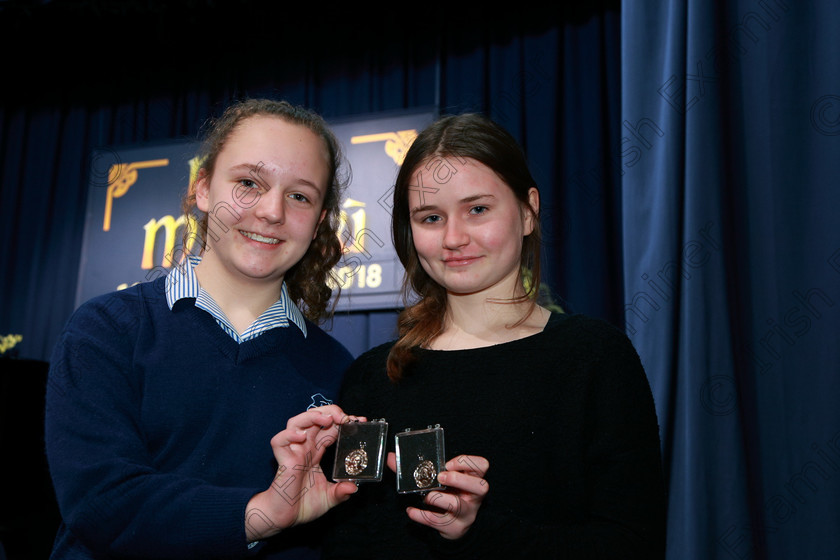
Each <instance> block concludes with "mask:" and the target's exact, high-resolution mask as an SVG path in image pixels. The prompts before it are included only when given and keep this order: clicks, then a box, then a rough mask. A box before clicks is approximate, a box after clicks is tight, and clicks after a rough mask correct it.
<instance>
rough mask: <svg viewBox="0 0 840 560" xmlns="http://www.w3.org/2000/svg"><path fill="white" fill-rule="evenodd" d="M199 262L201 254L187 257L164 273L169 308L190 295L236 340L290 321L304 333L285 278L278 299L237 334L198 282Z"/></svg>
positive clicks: (245, 338)
mask: <svg viewBox="0 0 840 560" xmlns="http://www.w3.org/2000/svg"><path fill="white" fill-rule="evenodd" d="M200 262H201V257H195V256H191V257H188V258H187V259H186V260H185V261H183V262H182V263H180V264H178V265H175V266H174V267H173V268H172V270H171V271H170V272H169V274H168V275H167V276H166V303H167V305H169V309H172V308H173V307H174V306H175V302H177V301H179V300H182V299H186V298H192V299H194V300H195V306H196V307H199V308H201V309H204V310H205V311H207V312H208V313H210V314H211V315H213V317H215V318H216V320H217V321H218V322H219V324H220V325H221V326H222V327H223V328H224V329H225V330H227V331H228V332H229V334H231V336H233V337H234V338H237V339H241V340H238V341H239V342H242V341H244V340H248V339H251V338H254V337H256V336H257V335H260V334H262V333H264V332H265V331H267V330H270V329H273V328H275V327H288V326H289V323H290V322H291V323H294V324H295V325H296V326H297V327H298V328H299V329H300V330H301V332H302V333H303V336H304V337H305V336H306V334H307V333H306V320H305V319H304V317H303V314H302V313H301V312H300V309H298V307H297V305H295V302H293V301H292V298H291V297H289V289H288V287H287V286H286V283H285V282H283V284H282V286H281V288H280V299H278V300H277V301H276V302H274V303H273V304H272V305H271V307H269V308H268V309H266V310H265V311H264V312H263V313H262V315H260V316H259V317H258V318H257V320H256V321H254V323H253V324H252V325H251V326H250V327H248V329H247V330H246V331H245V332H244V333H242V334H241V335H237V333H236V330H235V329H233V327H232V326H231V325H230V322H229V321H228V320H227V317H225V314H224V313H223V312H222V310H221V308H219V306H218V305H217V304H216V302H215V301H214V300H213V298H212V297H211V296H210V294H208V293H207V292H206V291H205V290H204V289H202V288H201V285H200V284H199V283H198V277H197V276H196V274H195V266H196V265H197V264H198V263H200ZM231 331H232V332H231Z"/></svg>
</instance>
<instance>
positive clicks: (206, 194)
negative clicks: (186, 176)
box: [193, 167, 210, 213]
mask: <svg viewBox="0 0 840 560" xmlns="http://www.w3.org/2000/svg"><path fill="white" fill-rule="evenodd" d="M193 185H194V187H193V188H194V189H195V205H196V206H197V207H198V209H199V210H201V211H202V212H205V213H206V212H207V211H208V210H209V209H210V176H209V175H208V174H207V170H206V169H204V168H203V167H202V168H201V169H199V170H198V177H196V179H195V183H193Z"/></svg>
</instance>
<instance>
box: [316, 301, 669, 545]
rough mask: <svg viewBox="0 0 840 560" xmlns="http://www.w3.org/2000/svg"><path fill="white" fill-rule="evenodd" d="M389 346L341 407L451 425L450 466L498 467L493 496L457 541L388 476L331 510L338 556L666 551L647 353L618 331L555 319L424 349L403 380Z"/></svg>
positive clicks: (349, 382) (587, 321)
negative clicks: (391, 362)
mask: <svg viewBox="0 0 840 560" xmlns="http://www.w3.org/2000/svg"><path fill="white" fill-rule="evenodd" d="M392 344H393V343H389V344H385V345H382V346H379V347H377V348H374V349H372V350H370V351H368V352H366V353H365V354H363V355H362V356H360V357H359V358H358V359H357V360H356V361H355V363H354V365H353V366H352V367H351V368H350V370H349V372H348V374H347V376H346V378H345V381H344V386H343V390H342V393H341V396H340V399H339V403H338V404H340V405H341V406H342V408H343V409H344V410H345V412H348V413H350V414H357V415H365V416H367V417H368V418H385V419H386V420H387V421H388V423H389V436H388V442H389V444H388V449H389V451H393V450H394V434H395V433H397V432H399V431H403V430H405V429H407V428H411V429H422V428H426V427H428V426H430V425H435V424H440V425H441V427H443V428H444V432H445V443H446V459H447V460H448V459H451V458H452V457H455V456H457V455H460V454H469V455H479V456H483V457H486V458H487V459H488V460H489V461H490V470H489V472H488V473H487V475H486V477H485V478H486V480H487V481H488V483H489V485H490V491H489V493H488V495H487V497H486V498H485V500H484V502H483V504H482V506H481V509H480V510H479V515H478V518H477V520H476V522H475V524H474V525H473V526H472V528H471V529H470V531H469V532H468V533H467V534H466V535H465V536H464V537H463V538H461V539H459V540H457V541H446V540H444V539H443V538H441V537H440V536H439V535H438V533H437V532H436V531H434V530H431V529H429V528H427V527H425V526H422V525H419V524H417V523H414V522H413V521H411V520H410V519H409V518H408V516H407V515H406V513H405V507H406V506H407V505H418V506H420V505H421V504H420V503H419V502H420V500H421V498H420V496H419V495H417V494H411V495H399V494H397V493H396V487H395V476H394V473H392V472H391V471H390V470H388V469H387V468H386V475H385V477H384V479H383V481H382V482H380V483H363V484H362V485H361V488H360V491H359V492H358V493H357V494H356V495H354V496H353V497H352V498H351V499H350V501H349V502H347V503H345V504H343V505H342V506H339V507H338V508H337V509H336V510H333V512H331V516H332V517H333V524H332V526H333V530H332V532H331V533H330V534H329V535H328V539H327V541H328V542H327V546H326V547H325V556H326V557H328V558H342V557H346V558H389V559H393V558H399V559H408V558H429V557H455V558H522V557H540V558H544V557H550V558H569V559H571V558H593V559H594V558H604V559H606V558H609V559H614V558H621V559H633V558H640V559H644V560H651V559H656V558H663V557H664V549H665V542H664V541H665V519H666V518H665V508H666V502H665V489H664V483H663V475H662V468H661V457H660V441H659V431H658V425H657V418H656V412H655V408H654V403H653V398H652V394H651V391H650V387H649V385H648V381H647V378H646V376H645V373H644V370H643V368H642V365H641V362H640V360H639V357H638V355H637V353H636V351H635V350H634V348H633V347H632V345H631V343H630V341H629V340H628V339H627V337H626V336H625V335H624V334H622V333H621V332H620V331H619V330H617V329H615V328H614V327H612V326H611V325H609V324H608V323H606V322H604V321H601V320H597V319H593V318H589V317H586V316H582V315H562V314H553V315H552V317H551V318H550V320H549V322H548V324H547V325H546V327H545V329H544V330H543V331H542V332H541V333H538V334H535V335H533V336H529V337H526V338H523V339H520V340H516V341H512V342H508V343H504V344H498V345H495V346H490V347H486V348H477V349H469V350H453V351H433V350H422V349H418V350H417V354H418V360H417V361H416V362H415V363H414V364H413V365H412V366H411V368H410V369H409V370H408V371H407V372H406V374H405V376H404V378H403V379H402V380H401V381H400V382H399V383H393V382H391V381H390V380H389V379H388V377H387V376H386V374H385V360H386V357H387V355H388V351H389V349H390V347H391V345H392Z"/></svg>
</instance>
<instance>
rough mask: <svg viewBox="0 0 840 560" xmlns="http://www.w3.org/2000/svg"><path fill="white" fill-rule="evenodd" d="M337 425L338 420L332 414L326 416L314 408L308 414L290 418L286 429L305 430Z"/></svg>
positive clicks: (303, 413)
mask: <svg viewBox="0 0 840 560" xmlns="http://www.w3.org/2000/svg"><path fill="white" fill-rule="evenodd" d="M321 408H323V407H321ZM340 418H341V417H340V416H339V419H340ZM335 423H337V422H336V418H335V417H334V416H333V415H332V414H329V413H326V414H325V413H324V412H323V411H322V410H321V409H320V408H312V409H309V410H307V411H306V412H302V413H300V414H298V415H297V416H292V417H291V418H289V420H288V421H287V422H286V429H288V430H304V429H306V428H311V427H313V426H318V427H322V426H332V425H333V424H335Z"/></svg>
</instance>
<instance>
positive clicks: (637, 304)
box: [0, 0, 840, 560]
mask: <svg viewBox="0 0 840 560" xmlns="http://www.w3.org/2000/svg"><path fill="white" fill-rule="evenodd" d="M723 4H724V3H718V2H700V1H691V0H669V1H666V2H626V3H625V4H624V5H623V6H621V7H619V6H618V3H617V2H604V3H600V4H597V3H591V4H588V5H587V7H581V8H574V9H573V8H563V9H561V11H560V12H559V13H556V14H548V13H538V14H534V15H532V14H523V13H521V12H522V10H493V9H490V8H489V7H487V6H483V7H482V8H480V9H478V8H476V9H470V8H463V9H460V8H458V7H457V6H449V7H447V9H446V10H444V11H442V12H441V11H436V10H434V9H427V10H423V11H422V13H418V14H416V17H412V18H406V19H400V20H398V19H397V18H395V17H393V16H392V15H390V14H389V13H386V12H382V13H381V14H380V13H378V12H376V10H374V9H371V10H370V11H369V12H367V13H366V14H365V15H366V20H365V23H364V24H363V25H359V24H351V23H350V22H352V21H353V20H354V19H356V18H355V16H356V14H355V13H354V10H355V9H356V8H354V7H353V6H346V7H342V8H331V9H324V10H318V12H317V13H315V12H314V11H313V10H309V9H307V8H305V7H289V6H288V5H285V4H284V5H282V6H278V5H276V3H275V5H273V6H272V5H263V4H260V3H255V2H230V3H228V7H227V9H226V11H224V12H222V13H220V12H219V11H218V10H217V9H216V8H215V6H218V3H214V2H210V1H209V0H208V1H203V0H191V1H190V2H185V3H165V2H161V3H155V2H148V1H140V0H138V1H136V2H132V1H125V2H120V3H104V2H87V3H86V2H78V1H56V0H54V1H51V2H40V3H38V2H25V1H22V0H21V1H10V2H6V3H3V4H2V5H0V10H2V12H0V40H2V41H3V42H2V48H3V50H4V52H6V53H19V52H20V51H21V50H22V49H28V48H29V45H30V44H31V41H32V40H33V39H34V38H37V37H47V36H48V37H50V38H51V40H52V41H53V44H58V45H61V48H57V49H54V50H48V51H46V52H44V53H38V54H36V53H32V55H31V56H27V57H22V56H10V57H8V58H9V59H8V61H6V62H4V66H5V70H4V72H5V75H6V76H7V77H9V79H7V80H6V82H7V84H6V86H5V87H4V90H3V97H2V100H3V101H2V106H0V181H2V182H0V269H2V276H0V336H4V335H8V334H19V335H22V337H23V338H22V341H21V342H20V343H18V345H17V346H16V347H15V348H14V349H13V350H12V352H10V353H7V354H6V358H4V359H0V368H2V370H3V373H4V375H5V374H6V371H7V370H9V369H10V365H11V364H12V363H13V361H12V360H9V359H8V356H9V354H12V355H13V356H14V357H15V358H16V359H17V360H16V361H17V362H19V363H21V362H29V361H32V360H40V361H45V360H48V359H49V354H50V351H51V349H52V347H53V345H54V344H55V341H56V339H57V337H58V334H59V332H60V331H61V328H62V327H63V324H64V322H65V321H66V320H67V318H68V316H69V314H70V313H71V312H72V310H73V306H74V296H75V291H76V278H77V273H78V266H79V257H80V255H79V250H80V247H81V240H82V231H83V226H84V218H85V208H86V196H87V185H88V181H89V179H90V177H91V176H92V175H94V174H97V173H102V170H101V169H99V168H98V167H97V162H96V161H92V160H91V159H90V158H91V156H90V154H91V153H92V151H93V149H94V148H102V147H108V146H114V145H119V146H126V145H132V144H138V145H139V144H143V143H147V142H158V141H169V140H173V139H183V138H189V139H193V138H195V137H196V135H197V133H198V131H199V128H200V126H201V124H202V123H203V120H204V119H205V118H206V117H207V116H209V115H211V114H215V113H218V112H219V111H220V110H221V109H222V108H223V107H224V106H225V105H226V104H227V103H228V102H229V101H230V100H231V99H234V98H237V97H242V96H271V97H281V98H285V99H288V100H290V101H292V102H295V103H301V104H304V105H307V106H310V107H312V108H314V109H316V110H318V111H319V112H321V113H322V114H324V115H325V116H326V117H327V118H328V119H336V120H339V119H343V118H347V117H353V116H358V115H366V114H374V113H379V112H389V111H399V110H402V109H409V110H410V109H413V108H418V107H429V106H434V107H437V108H438V109H439V110H440V112H441V113H447V112H463V111H469V110H475V111H483V112H486V113H487V114H489V115H490V116H492V117H494V118H495V119H496V120H498V121H499V122H500V123H502V124H503V125H504V126H506V127H507V128H508V129H510V130H511V132H513V134H514V135H515V136H516V137H517V138H518V139H519V140H520V141H521V143H522V144H523V146H524V147H525V149H526V152H527V155H528V159H529V162H530V164H531V166H532V169H533V171H534V174H535V176H536V178H537V181H538V183H539V184H540V185H541V189H542V191H541V192H542V209H543V217H542V221H543V228H544V233H545V249H544V259H545V264H546V278H545V281H546V282H547V284H548V285H549V286H550V288H551V289H552V291H553V293H554V295H555V297H556V299H557V300H558V301H559V303H561V304H562V305H563V306H564V307H565V308H566V309H568V310H570V311H574V312H582V313H587V314H590V315H594V316H598V317H602V318H604V319H607V320H609V321H611V322H613V323H614V324H616V325H617V326H619V327H621V328H624V329H625V330H626V331H627V333H628V335H629V336H630V337H631V340H633V342H634V344H635V345H636V347H637V349H638V350H639V352H640V354H641V356H642V360H643V362H644V365H645V368H646V370H647V372H648V376H649V378H650V381H651V385H652V388H653V391H654V395H655V398H656V404H657V410H658V413H659V419H660V426H661V435H662V442H663V454H664V461H665V469H666V473H667V475H668V485H669V496H670V498H669V507H670V511H669V532H668V537H669V544H668V551H669V552H668V558H669V560H695V559H697V560H699V559H704V560H705V559H730V558H732V559H752V558H755V559H763V558H768V559H785V560H787V559H789V558H803V559H822V558H836V557H840V538H839V537H838V536H837V535H836V534H835V529H836V528H837V527H840V486H838V479H840V476H838V475H840V412H838V411H837V407H836V406H834V403H835V401H836V400H837V397H838V394H840V381H838V379H840V365H838V364H840V359H838V358H840V356H838V353H839V352H840V350H838V347H840V335H838V333H840V324H838V323H840V318H838V315H839V314H838V311H840V305H837V304H838V303H840V230H838V227H837V226H836V225H835V224H836V215H837V208H838V203H840V188H839V187H840V185H838V177H840V173H838V171H840V47H838V43H837V41H836V40H834V39H833V34H834V32H835V30H836V29H839V28H840V9H839V8H838V7H837V5H836V2H834V1H833V0H817V1H815V2H810V3H802V2H797V3H794V2H792V1H790V0H733V1H731V2H727V3H726V4H725V6H724V5H723ZM805 4H807V5H805ZM125 45H133V46H134V47H137V48H136V49H135V48H123V47H124V46H125ZM111 53H115V54H116V55H117V57H118V60H119V61H120V63H119V64H116V65H115V64H112V63H111V62H110V54H111ZM385 188H387V186H383V189H385ZM395 316H396V311H393V310H391V311H389V310H386V311H378V312H374V313H352V314H341V315H339V316H337V317H336V318H335V320H334V322H333V333H334V335H335V336H336V337H337V338H339V339H340V340H342V341H343V342H344V343H345V344H347V346H348V348H350V350H351V351H352V352H353V353H354V354H358V353H360V352H361V351H363V350H365V349H367V348H369V347H370V346H372V345H373V344H376V343H378V342H380V341H382V340H385V339H388V338H390V337H391V336H392V335H393V328H394V323H395ZM0 387H2V390H3V393H2V394H0V400H2V402H0V408H3V409H4V410H10V409H11V403H12V402H21V397H20V395H19V394H18V388H17V387H18V385H12V384H8V383H4V384H3V385H0ZM32 388H34V389H35V390H36V393H35V394H34V398H32V399H31V400H30V401H26V402H31V403H32V406H40V404H41V402H40V398H41V397H40V394H39V393H37V391H38V390H40V389H39V386H38V384H37V383H34V384H32V387H30V389H32ZM7 418H9V417H8V416H3V420H4V423H3V424H2V425H0V438H2V441H0V444H2V445H3V447H4V448H8V447H9V446H8V443H9V442H11V441H12V439H13V437H14V434H15V432H14V431H13V430H11V426H12V421H11V420H8V421H7ZM40 437H41V436H40V433H38V430H37V429H34V428H33V430H32V434H31V438H30V439H34V438H38V440H39V441H40ZM39 449H40V447H39V446H36V447H35V452H36V453H37V452H39ZM4 468H5V467H4ZM25 472H26V471H25V470H23V469H21V470H20V471H19V472H18V471H16V472H14V473H6V472H5V471H3V472H0V476H2V479H3V480H19V476H23V475H22V474H20V473H25ZM550 483H551V481H547V484H550ZM5 492H6V489H5V487H4V490H3V493H4V494H3V496H4V497H5ZM0 502H4V499H2V498H0ZM11 515H12V516H13V517H12V516H10V517H7V516H6V515H5V513H4V515H3V518H2V519H0V526H3V527H4V528H3V529H2V530H3V531H4V532H3V533H0V543H2V544H4V545H5V546H6V549H7V551H9V550H10V544H9V542H10V541H9V540H6V535H7V534H8V533H9V531H12V532H14V531H17V533H16V535H17V537H19V536H20V533H21V532H22V529H20V530H18V529H16V527H25V526H27V525H28V526H33V525H34V524H36V523H38V522H41V521H43V520H44V518H45V515H46V514H45V513H44V508H43V507H41V506H40V505H36V506H32V505H31V504H23V505H18V506H17V509H16V510H15V511H14V512H13V514H11ZM7 519H12V520H13V521H14V522H15V523H17V524H18V525H12V526H11V527H12V529H9V527H10V525H4V523H6V522H7ZM48 532H49V531H48ZM9 538H10V539H13V537H9ZM35 540H36V538H33V536H32V535H28V536H27V539H26V541H27V542H28V543H32V542H34V541H35ZM17 542H18V543H19V542H20V539H19V538H18V541H17ZM18 546H24V545H21V544H18ZM9 556H10V557H12V555H11V554H10V555H9ZM22 557H26V556H22ZM31 557H37V556H31Z"/></svg>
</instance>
